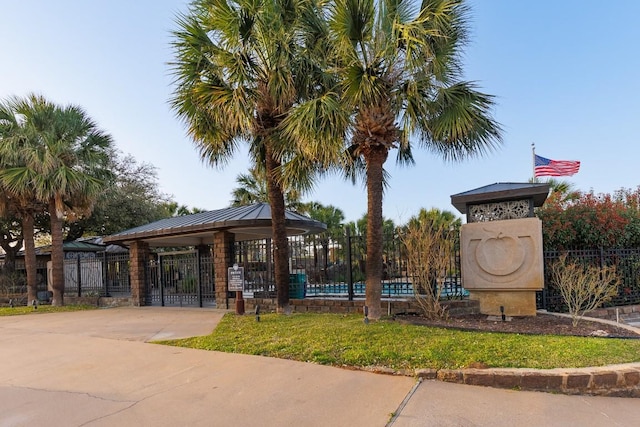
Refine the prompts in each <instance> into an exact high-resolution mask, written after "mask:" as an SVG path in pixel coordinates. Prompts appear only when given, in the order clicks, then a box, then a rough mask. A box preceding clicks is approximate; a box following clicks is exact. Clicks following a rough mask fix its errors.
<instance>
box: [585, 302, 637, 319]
mask: <svg viewBox="0 0 640 427" xmlns="http://www.w3.org/2000/svg"><path fill="white" fill-rule="evenodd" d="M616 310H617V313H616ZM585 316H587V317H597V318H598V319H607V320H613V321H615V320H617V318H618V317H619V318H620V320H624V319H625V318H627V317H637V316H640V305H624V306H621V307H607V308H598V309H596V310H593V311H589V312H587V313H585Z"/></svg>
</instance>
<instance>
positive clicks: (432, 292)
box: [402, 221, 453, 319]
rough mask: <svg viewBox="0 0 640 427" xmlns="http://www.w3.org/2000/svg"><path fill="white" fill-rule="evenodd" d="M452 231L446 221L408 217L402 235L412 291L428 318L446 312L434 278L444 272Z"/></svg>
mask: <svg viewBox="0 0 640 427" xmlns="http://www.w3.org/2000/svg"><path fill="white" fill-rule="evenodd" d="M452 234H453V231H452V229H451V228H450V227H449V226H448V224H436V223H434V222H430V221H428V222H426V223H425V222H419V221H412V222H410V223H409V224H408V225H407V228H406V231H405V233H404V236H403V237H402V240H403V243H404V245H405V248H406V252H407V254H406V255H407V270H408V273H409V277H410V279H411V284H412V287H413V293H414V296H415V298H416V301H417V303H418V305H419V306H420V308H421V309H422V311H423V314H424V315H425V316H426V317H427V318H429V319H434V318H445V317H447V315H448V313H447V312H446V307H445V306H443V305H442V304H441V303H440V297H441V294H442V286H438V279H440V278H444V277H446V276H447V269H448V268H449V260H450V258H451V253H452V251H453V247H452V245H451V242H452V241H453V239H452V236H451V235H452Z"/></svg>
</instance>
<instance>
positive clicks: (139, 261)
mask: <svg viewBox="0 0 640 427" xmlns="http://www.w3.org/2000/svg"><path fill="white" fill-rule="evenodd" d="M129 260H130V261H131V271H130V273H129V274H130V275H131V300H132V303H133V305H134V306H136V307H140V306H143V305H145V299H146V296H147V283H146V282H147V281H146V278H147V272H146V268H147V264H148V260H149V245H148V244H147V243H146V242H143V241H142V240H136V241H134V242H132V243H131V246H130V248H129Z"/></svg>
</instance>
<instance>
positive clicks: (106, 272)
mask: <svg viewBox="0 0 640 427" xmlns="http://www.w3.org/2000/svg"><path fill="white" fill-rule="evenodd" d="M108 277H109V263H108V262H107V251H106V249H105V251H104V252H102V294H103V295H104V296H109V287H108V284H107V280H108Z"/></svg>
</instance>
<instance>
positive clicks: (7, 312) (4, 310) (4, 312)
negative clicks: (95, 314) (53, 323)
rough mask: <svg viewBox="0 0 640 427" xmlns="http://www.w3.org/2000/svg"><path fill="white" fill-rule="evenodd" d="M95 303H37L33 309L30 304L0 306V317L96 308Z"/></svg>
mask: <svg viewBox="0 0 640 427" xmlns="http://www.w3.org/2000/svg"><path fill="white" fill-rule="evenodd" d="M97 308H98V307H96V306H95V305H84V304H77V305H76V304H72V305H63V306H61V307H60V306H52V305H39V306H38V308H36V309H34V308H33V307H32V306H19V307H0V317H2V316H21V315H26V314H42V313H63V312H69V311H83V310H96V309H97Z"/></svg>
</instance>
